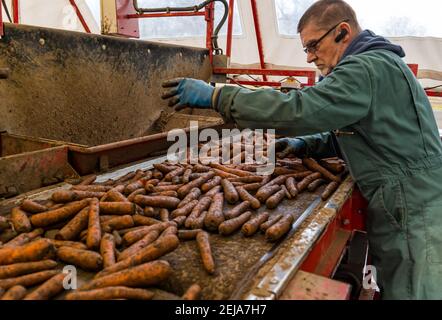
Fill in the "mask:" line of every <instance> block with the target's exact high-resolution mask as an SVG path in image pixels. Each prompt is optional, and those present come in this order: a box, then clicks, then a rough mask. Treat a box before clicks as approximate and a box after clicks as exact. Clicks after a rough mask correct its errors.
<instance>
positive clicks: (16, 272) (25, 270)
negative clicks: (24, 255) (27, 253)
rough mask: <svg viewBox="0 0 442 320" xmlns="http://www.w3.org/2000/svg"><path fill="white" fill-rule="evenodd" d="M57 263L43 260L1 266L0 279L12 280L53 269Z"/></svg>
mask: <svg viewBox="0 0 442 320" xmlns="http://www.w3.org/2000/svg"><path fill="white" fill-rule="evenodd" d="M56 266H57V262H55V261H53V260H42V261H36V262H22V263H14V264H10V265H7V266H0V279H5V278H12V277H17V276H21V275H24V274H29V273H34V272H38V271H43V270H48V269H53V268H55V267H56Z"/></svg>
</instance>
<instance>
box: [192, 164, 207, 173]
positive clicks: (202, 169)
mask: <svg viewBox="0 0 442 320" xmlns="http://www.w3.org/2000/svg"><path fill="white" fill-rule="evenodd" d="M210 170H211V168H210V167H208V166H204V165H202V164H196V165H194V166H193V171H195V172H201V173H202V172H209V171H210Z"/></svg>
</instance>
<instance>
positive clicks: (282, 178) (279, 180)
mask: <svg viewBox="0 0 442 320" xmlns="http://www.w3.org/2000/svg"><path fill="white" fill-rule="evenodd" d="M287 178H288V176H287V175H283V176H279V177H277V178H275V179H273V180H271V181H270V182H269V183H267V184H266V186H274V185H278V186H279V185H281V184H284V183H285V181H286V180H287Z"/></svg>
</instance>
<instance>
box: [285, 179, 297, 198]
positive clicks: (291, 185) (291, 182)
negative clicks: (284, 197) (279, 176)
mask: <svg viewBox="0 0 442 320" xmlns="http://www.w3.org/2000/svg"><path fill="white" fill-rule="evenodd" d="M285 186H286V187H287V190H288V191H289V193H290V195H291V196H292V197H293V198H296V196H297V195H298V189H297V188H296V182H295V178H293V177H289V178H287V180H286V181H285Z"/></svg>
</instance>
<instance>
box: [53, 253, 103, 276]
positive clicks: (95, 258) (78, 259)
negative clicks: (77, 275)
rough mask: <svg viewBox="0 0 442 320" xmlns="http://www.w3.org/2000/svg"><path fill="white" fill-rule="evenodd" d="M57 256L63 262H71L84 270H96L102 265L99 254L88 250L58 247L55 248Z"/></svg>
mask: <svg viewBox="0 0 442 320" xmlns="http://www.w3.org/2000/svg"><path fill="white" fill-rule="evenodd" d="M57 257H58V258H59V259H60V260H61V261H63V262H66V263H68V264H73V265H74V266H77V267H80V268H82V269H84V270H90V271H97V270H99V269H101V268H102V267H103V258H102V257H101V255H100V254H98V253H97V252H94V251H90V250H81V249H75V248H72V247H60V248H58V249H57Z"/></svg>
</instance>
